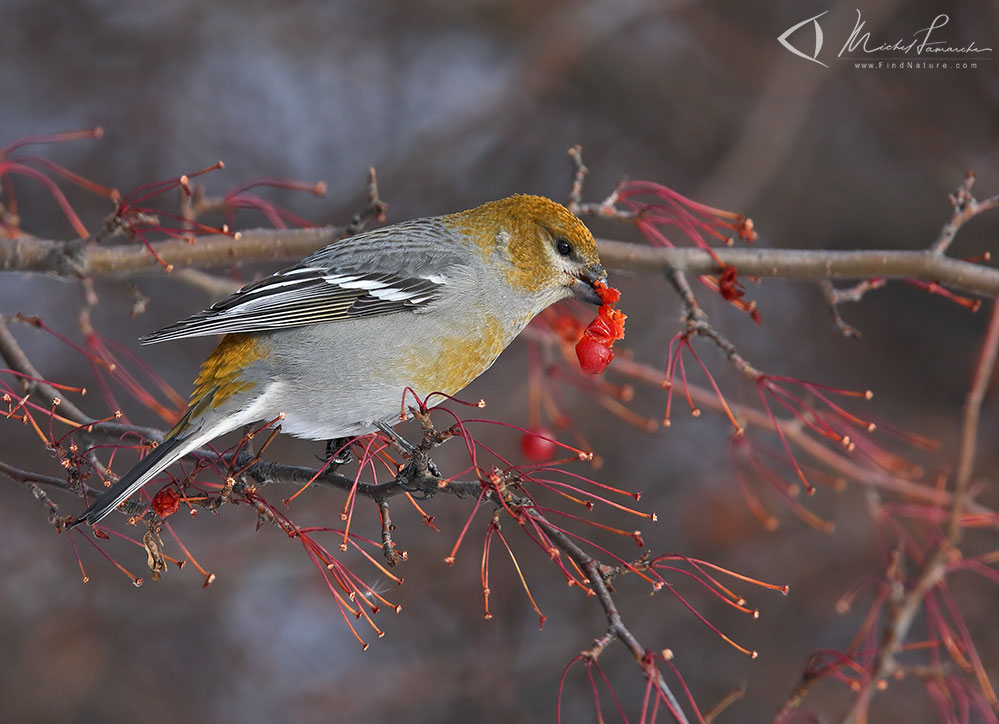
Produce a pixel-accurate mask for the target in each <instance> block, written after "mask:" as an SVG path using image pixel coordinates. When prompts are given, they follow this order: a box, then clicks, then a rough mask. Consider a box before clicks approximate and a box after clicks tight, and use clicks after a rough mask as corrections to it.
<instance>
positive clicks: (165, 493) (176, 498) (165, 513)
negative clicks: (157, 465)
mask: <svg viewBox="0 0 999 724" xmlns="http://www.w3.org/2000/svg"><path fill="white" fill-rule="evenodd" d="M152 508H153V512H154V513H156V515H158V516H160V517H161V518H166V517H169V516H171V515H173V514H174V513H176V512H177V510H178V509H179V508H180V495H179V494H178V493H177V491H176V490H174V489H173V488H163V490H161V491H160V492H158V493H157V494H156V495H155V497H153V505H152Z"/></svg>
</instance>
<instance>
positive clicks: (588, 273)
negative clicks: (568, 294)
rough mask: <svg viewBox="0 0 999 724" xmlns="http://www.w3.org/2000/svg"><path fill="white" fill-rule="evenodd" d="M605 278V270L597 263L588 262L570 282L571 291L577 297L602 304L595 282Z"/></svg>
mask: <svg viewBox="0 0 999 724" xmlns="http://www.w3.org/2000/svg"><path fill="white" fill-rule="evenodd" d="M606 279H607V272H606V271H604V268H603V267H602V266H600V265H599V264H596V263H594V264H590V265H589V266H588V267H586V268H585V269H583V270H582V272H581V273H580V275H579V277H577V278H576V279H575V281H573V282H572V292H573V294H575V295H576V297H578V298H579V299H581V300H582V301H584V302H589V303H590V304H596V305H597V306H599V305H601V304H603V300H602V299H601V298H600V295H599V294H597V290H596V287H597V284H598V283H604V281H605V280H606Z"/></svg>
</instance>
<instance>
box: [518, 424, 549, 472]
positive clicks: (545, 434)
mask: <svg viewBox="0 0 999 724" xmlns="http://www.w3.org/2000/svg"><path fill="white" fill-rule="evenodd" d="M546 438H551V439H546ZM556 447H557V446H556V445H555V434H554V433H553V432H552V431H551V430H548V429H547V428H544V427H541V426H540V425H535V426H534V427H532V428H531V429H530V430H528V431H527V432H525V433H524V435H523V436H522V437H521V438H520V451H521V452H522V453H524V457H525V458H527V459H528V460H529V461H531V462H532V463H543V462H547V461H548V460H551V459H552V458H553V457H555V449H556Z"/></svg>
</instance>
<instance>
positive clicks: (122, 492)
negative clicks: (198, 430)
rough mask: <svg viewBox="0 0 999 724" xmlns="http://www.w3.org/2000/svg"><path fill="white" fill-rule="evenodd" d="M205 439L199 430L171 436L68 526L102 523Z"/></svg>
mask: <svg viewBox="0 0 999 724" xmlns="http://www.w3.org/2000/svg"><path fill="white" fill-rule="evenodd" d="M212 437H214V435H212ZM206 441H207V440H206V438H205V436H204V435H199V434H194V435H189V436H182V435H174V436H171V437H168V438H167V439H166V440H164V441H163V442H162V443H160V444H159V445H157V446H156V447H155V448H153V450H152V452H150V453H149V454H148V455H146V457H144V458H142V460H140V461H139V462H138V463H136V464H135V466H134V467H133V468H132V469H131V470H129V471H128V472H127V473H125V475H124V476H123V477H122V478H121V480H119V481H118V482H117V483H115V484H114V485H112V486H111V487H110V488H108V489H107V490H105V491H104V492H103V493H101V494H100V495H99V496H98V497H97V500H95V501H94V502H93V503H91V505H90V507H89V508H87V509H86V510H85V511H83V515H81V516H80V517H79V518H77V519H76V520H74V521H73V522H71V523H70V524H69V526H68V527H69V528H75V527H76V526H78V525H80V524H81V523H87V524H88V525H94V524H95V523H99V522H100V521H101V520H103V519H104V518H105V517H107V516H108V515H109V514H110V513H111V511H113V510H114V509H115V508H117V507H118V506H119V505H121V504H122V503H124V502H125V501H126V500H128V499H129V498H130V497H131V496H132V494H133V493H135V491H137V490H138V489H139V488H141V487H142V486H143V485H145V484H146V483H148V482H149V481H150V480H152V479H153V478H154V477H155V476H156V475H158V474H159V473H160V471H162V470H163V469H165V468H167V467H169V466H170V465H171V464H173V463H174V462H176V461H177V460H180V459H181V458H182V457H184V456H185V455H187V453H189V452H191V450H194V449H195V448H197V447H200V446H201V445H203V444H204V443H205V442H206Z"/></svg>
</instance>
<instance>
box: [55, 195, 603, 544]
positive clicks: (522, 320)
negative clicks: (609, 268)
mask: <svg viewBox="0 0 999 724" xmlns="http://www.w3.org/2000/svg"><path fill="white" fill-rule="evenodd" d="M604 277H606V272H605V271H604V270H603V268H602V267H601V266H600V260H599V259H598V257H597V247H596V244H595V242H594V240H593V235H592V234H591V233H590V232H589V230H588V229H587V228H586V226H585V225H584V224H583V223H582V222H581V221H580V220H579V219H578V218H576V217H575V216H574V215H573V214H572V213H570V212H569V210H568V209H566V208H565V207H564V206H562V205H561V204H557V203H555V202H554V201H550V200H549V199H546V198H542V197H540V196H529V195H516V196H510V197H509V198H505V199H501V200H499V201H492V202H489V203H486V204H483V205H482V206H478V207H476V208H474V209H471V210H469V211H462V212H459V213H455V214H449V215H446V216H437V217H431V218H425V219H415V220H413V221H406V222H403V223H400V224H395V225H392V226H387V227H384V228H381V229H377V230H375V231H369V232H366V233H363V234H358V235H357V236H352V237H349V238H347V239H343V240H341V241H338V242H335V243H333V244H330V245H329V246H327V247H326V248H324V249H321V250H320V251H317V252H315V253H314V254H312V255H311V256H309V257H307V258H305V259H304V260H302V261H301V262H300V263H299V264H297V265H295V266H293V267H290V268H288V269H284V270H283V271H279V272H277V273H276V274H273V275H272V276H269V277H267V278H265V279H261V280H260V281H257V282H254V283H252V284H249V285H247V286H245V287H243V288H242V289H240V290H239V291H237V292H235V293H234V294H232V295H230V296H228V297H226V298H225V299H223V300H221V301H219V302H217V303H216V304H214V305H212V307H211V308H209V309H207V310H205V311H203V312H199V313H198V314H195V315H193V316H191V317H188V318H187V319H183V320H181V321H179V322H176V323H175V324H172V325H170V326H169V327H166V328H164V329H162V330H160V331H158V332H154V333H153V334H150V335H149V336H147V337H145V338H143V339H142V340H140V341H141V342H142V343H144V344H149V343H153V342H164V341H166V340H172V339H181V338H184V337H198V336H204V335H214V334H223V335H225V336H224V337H223V338H222V340H221V342H220V343H219V345H218V347H217V348H216V349H215V351H214V352H212V354H211V355H210V356H209V357H208V359H206V360H205V362H204V364H202V366H201V371H200V373H199V374H198V378H197V380H196V381H195V383H194V391H193V392H192V394H191V403H190V407H189V408H188V410H187V412H186V413H185V414H184V416H183V417H182V418H181V419H180V421H179V422H178V423H177V424H176V425H175V426H174V428H173V429H172V430H170V432H169V433H168V434H167V436H166V438H165V439H164V440H163V442H162V443H160V444H159V445H158V446H157V447H156V448H154V449H153V450H152V451H151V452H150V453H149V454H148V455H146V457H144V458H143V459H142V460H141V461H139V463H137V464H136V465H135V467H133V468H132V469H131V470H129V471H128V473H126V474H125V475H124V476H123V477H122V478H121V480H119V481H118V482H117V483H115V484H114V485H112V486H111V487H110V488H109V489H108V490H106V491H105V492H103V493H102V494H101V495H100V496H99V497H98V498H97V500H96V501H95V502H94V503H93V504H92V505H91V506H90V507H89V508H87V510H86V511H85V512H84V513H83V514H82V515H81V516H80V517H79V518H77V519H76V520H75V521H73V522H72V523H71V527H72V526H76V525H79V524H80V523H89V524H90V525H93V524H95V523H97V522H99V521H100V520H102V519H103V518H104V517H105V516H107V515H108V514H109V513H110V512H111V511H113V510H114V509H115V508H117V507H118V506H119V505H120V504H121V503H122V502H124V501H125V500H127V499H128V498H129V497H130V496H131V495H132V494H133V493H135V492H136V491H137V490H138V489H139V488H141V487H142V486H143V485H145V484H146V483H147V482H148V481H149V480H151V479H152V478H153V477H155V476H156V475H157V474H158V473H159V472H160V471H162V470H163V469H164V468H166V467H167V466H169V465H171V464H172V463H174V462H175V461H177V460H179V459H180V458H181V457H183V456H184V455H186V454H187V453H189V452H190V451H192V450H195V449H197V448H199V447H201V446H202V445H204V444H205V443H207V442H209V441H211V440H212V439H214V438H216V437H218V436H220V435H223V434H225V433H227V432H230V431H231V430H235V429H237V428H239V427H242V426H243V425H245V424H247V423H250V422H255V421H258V420H270V419H274V418H276V417H278V415H279V414H280V413H283V414H284V419H283V421H282V422H281V429H282V431H283V432H287V433H290V434H291V435H295V436H297V437H303V438H310V439H316V440H332V439H338V438H349V437H353V436H356V435H361V434H364V433H368V432H373V431H375V430H377V429H382V430H388V429H390V428H388V425H390V424H394V423H396V422H398V421H399V414H400V411H401V409H402V400H403V391H404V389H405V388H406V387H410V388H412V389H413V390H415V391H416V393H417V394H419V395H420V396H421V398H422V397H424V396H425V395H427V394H428V393H430V392H444V393H446V394H449V395H453V394H455V393H457V392H458V391H460V390H461V389H463V388H464V387H465V386H466V385H468V383H470V382H471V381H472V380H474V379H475V378H476V377H478V376H479V375H480V374H482V373H483V372H485V371H486V370H487V369H488V368H489V367H490V365H492V363H493V362H494V361H495V360H496V358H497V357H498V356H499V354H500V352H502V351H503V350H504V349H506V347H507V346H508V345H509V344H510V343H511V342H512V341H513V339H514V337H516V336H517V334H518V333H519V332H520V331H521V330H522V329H523V328H524V327H525V326H527V323H528V322H530V321H531V320H532V319H533V318H534V317H535V316H536V315H537V314H538V313H540V312H541V311H542V310H543V309H545V308H546V307H548V306H549V305H551V304H554V303H555V302H557V301H559V300H560V299H564V298H566V297H569V296H571V295H573V294H575V295H576V296H578V297H580V298H581V299H583V300H585V301H588V302H591V303H594V304H600V298H599V297H598V296H597V294H596V290H595V287H596V286H597V285H598V283H600V282H602V281H603V279H604Z"/></svg>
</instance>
